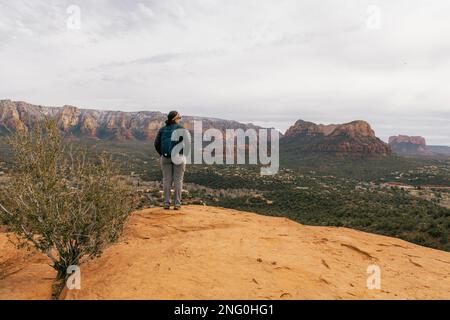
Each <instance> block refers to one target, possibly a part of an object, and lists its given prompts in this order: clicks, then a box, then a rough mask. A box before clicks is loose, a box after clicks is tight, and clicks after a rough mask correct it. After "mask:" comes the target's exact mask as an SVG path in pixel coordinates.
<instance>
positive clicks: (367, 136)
mask: <svg viewBox="0 0 450 320" xmlns="http://www.w3.org/2000/svg"><path fill="white" fill-rule="evenodd" d="M44 116H47V117H49V118H54V119H56V121H57V123H58V126H59V128H60V129H61V130H62V131H63V132H64V133H65V134H66V135H67V136H69V137H74V138H93V139H98V140H153V139H154V138H155V136H156V133H157V131H158V129H159V128H160V127H161V126H163V125H164V121H165V119H166V114H164V113H161V112H158V111H141V112H122V111H105V110H92V109H83V108H77V107H74V106H68V105H66V106H63V107H47V106H41V105H34V104H30V103H27V102H22V101H11V100H0V134H6V133H8V132H9V131H16V130H29V129H30V128H32V127H33V126H34V124H35V123H36V122H37V121H39V120H40V119H42V118H43V117H44ZM194 120H202V124H203V130H206V129H209V128H216V129H219V130H221V131H224V130H225V129H239V128H240V129H244V130H246V129H248V128H254V129H259V128H261V127H259V126H256V125H253V124H244V123H240V122H238V121H233V120H223V119H217V118H208V117H193V116H183V125H184V126H185V127H186V128H187V129H193V121H194ZM280 136H281V140H280V146H281V148H282V150H289V151H290V152H294V153H295V152H301V153H304V152H307V153H327V154H352V155H363V156H366V155H368V156H370V155H389V154H391V153H392V151H393V152H395V153H399V154H409V155H416V154H420V155H429V154H450V147H446V146H426V143H425V139H423V138H421V137H408V136H397V137H391V138H390V139H389V145H388V144H386V143H385V142H383V141H381V140H380V139H379V138H377V137H376V135H375V132H374V131H373V129H372V128H371V126H370V124H369V123H367V122H366V121H363V120H357V121H352V122H349V123H345V124H331V125H322V124H315V123H313V122H308V121H303V120H298V121H297V122H296V123H295V124H294V125H292V126H291V127H290V128H289V129H288V130H287V131H286V133H285V134H284V135H282V134H280Z"/></svg>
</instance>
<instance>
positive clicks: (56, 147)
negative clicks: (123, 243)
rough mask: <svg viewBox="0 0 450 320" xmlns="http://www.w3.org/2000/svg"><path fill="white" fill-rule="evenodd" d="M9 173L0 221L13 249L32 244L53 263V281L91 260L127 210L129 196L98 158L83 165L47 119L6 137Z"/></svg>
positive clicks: (107, 162) (81, 155) (117, 230)
mask: <svg viewBox="0 0 450 320" xmlns="http://www.w3.org/2000/svg"><path fill="white" fill-rule="evenodd" d="M8 141H9V145H10V146H11V147H12V150H13V153H14V156H15V157H14V168H13V170H12V171H11V179H10V180H9V183H8V184H7V185H6V187H4V188H2V190H0V192H1V194H0V221H2V222H3V223H4V224H6V225H7V227H8V229H9V230H10V231H12V232H14V233H15V234H16V235H17V240H18V245H19V246H24V245H27V244H29V245H34V246H35V247H36V248H37V249H38V250H39V251H41V252H43V253H45V254H46V255H47V256H48V257H49V258H50V259H51V260H52V262H53V265H52V266H53V268H54V269H56V271H57V272H58V275H57V279H60V280H64V279H66V278H67V274H66V270H67V268H68V267H69V266H71V265H79V264H80V263H81V262H82V261H81V260H82V259H83V258H94V257H97V256H99V255H100V254H101V252H102V249H104V248H105V246H106V245H107V244H109V243H112V242H114V241H116V240H117V239H118V237H119V236H120V234H121V232H122V230H123V227H124V223H125V222H126V220H127V218H128V216H129V214H130V212H131V209H132V201H131V197H130V191H129V190H127V189H126V187H125V186H124V185H123V184H122V183H120V182H119V181H118V180H117V178H116V177H117V172H116V169H115V168H116V166H115V165H114V164H113V162H112V160H111V158H110V157H108V156H107V155H105V154H102V155H100V156H98V157H97V158H96V160H95V161H88V160H87V156H86V152H85V151H77V152H75V151H74V150H73V148H70V147H68V146H67V145H66V144H65V143H64V141H63V138H62V136H61V133H60V131H59V130H58V128H57V125H56V123H55V122H54V121H52V120H45V121H43V122H42V123H38V124H37V125H36V126H35V128H34V129H33V130H31V131H30V132H27V131H22V132H17V133H15V134H14V135H12V136H11V137H10V138H9V139H8Z"/></svg>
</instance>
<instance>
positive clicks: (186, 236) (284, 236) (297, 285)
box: [0, 206, 450, 299]
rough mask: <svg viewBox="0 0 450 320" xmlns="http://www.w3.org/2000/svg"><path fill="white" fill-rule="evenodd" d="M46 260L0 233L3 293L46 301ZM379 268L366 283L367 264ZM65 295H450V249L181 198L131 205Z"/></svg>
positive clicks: (3, 295)
mask: <svg viewBox="0 0 450 320" xmlns="http://www.w3.org/2000/svg"><path fill="white" fill-rule="evenodd" d="M48 263H49V261H48V259H47V258H46V257H44V256H42V255H40V254H38V253H35V252H26V251H18V250H16V249H15V248H14V247H13V246H12V245H11V244H9V243H8V242H7V240H6V235H5V234H4V233H3V234H0V299H19V298H20V299H48V298H50V289H51V278H52V277H54V274H55V273H54V272H53V271H52V269H51V268H50V267H49V266H48V265H47V264H48ZM370 265H377V266H379V268H380V270H381V289H373V290H369V289H368V288H367V279H368V277H369V276H370V275H369V274H368V273H367V268H368V267H369V266H370ZM63 297H64V298H66V299H436V298H444V299H450V253H447V252H443V251H438V250H433V249H429V248H424V247H420V246H417V245H413V244H411V243H408V242H405V241H402V240H398V239H395V238H389V237H383V236H378V235H373V234H368V233H363V232H359V231H354V230H350V229H346V228H333V227H308V226H303V225H301V224H298V223H295V222H293V221H290V220H288V219H285V218H274V217H266V216H261V215H257V214H252V213H245V212H240V211H235V210H229V209H221V208H215V207H204V206H186V207H184V208H183V210H181V211H179V212H177V211H164V210H162V209H159V208H155V209H147V210H142V211H139V212H136V213H134V215H133V217H132V218H131V220H130V222H129V224H128V227H127V229H126V232H125V234H124V236H123V239H122V240H121V241H120V242H119V243H118V244H115V245H113V246H111V247H109V248H108V249H107V250H105V252H104V255H103V256H102V257H101V258H99V259H97V260H94V261H89V262H86V263H85V264H83V265H82V267H81V290H72V291H68V290H67V291H66V292H64V294H63Z"/></svg>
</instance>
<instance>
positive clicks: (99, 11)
mask: <svg viewBox="0 0 450 320" xmlns="http://www.w3.org/2000/svg"><path fill="white" fill-rule="evenodd" d="M73 5H75V6H76V7H73ZM78 8H79V13H80V15H78ZM449 17H450V1H448V0H433V1H429V0H428V1H427V0H372V1H366V0H340V1H339V0H311V1H305V0H221V1H219V0H179V1H178V0H154V1H151V0H149V1H131V0H129V1H126V0H120V1H119V0H109V1H107V0H96V1H82V0H80V1H76V0H73V1H62V0H61V1H56V0H54V1H51V0H50V1H49V0H47V1H40V0H30V1H20V0H14V1H11V0H0V79H1V80H0V98H1V99H12V100H24V101H27V102H30V103H35V104H43V105H54V106H61V105H64V104H71V105H76V106H80V107H87V108H97V109H119V110H123V111H137V110H159V111H168V110H169V109H178V110H179V111H180V112H181V113H183V114H186V115H201V116H211V117H221V118H225V119H233V120H238V121H243V122H253V123H256V124H260V125H264V126H270V127H276V128H278V129H280V130H282V131H284V130H285V129H286V128H287V127H289V126H290V125H291V124H292V123H293V122H295V121H296V120H297V119H304V120H310V121H314V122H320V123H342V122H348V121H351V120H356V119H363V120H367V121H369V122H370V123H371V124H372V126H373V128H374V129H375V131H376V133H377V135H378V136H379V137H381V138H382V139H384V140H386V139H387V137H388V136H389V135H396V134H408V135H422V136H425V137H426V139H427V140H428V143H429V144H445V145H450V125H449V123H450V105H449V104H450V79H449V77H450V19H449ZM78 18H79V19H78ZM78 21H79V22H80V24H78Z"/></svg>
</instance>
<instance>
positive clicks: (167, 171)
mask: <svg viewBox="0 0 450 320" xmlns="http://www.w3.org/2000/svg"><path fill="white" fill-rule="evenodd" d="M185 169H186V164H184V163H183V164H173V163H172V160H171V159H170V158H166V157H161V170H162V174H163V189H164V204H165V205H170V191H171V189H172V183H173V185H174V191H175V192H174V193H175V201H174V205H175V206H181V192H182V190H183V177H184V171H185Z"/></svg>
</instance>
